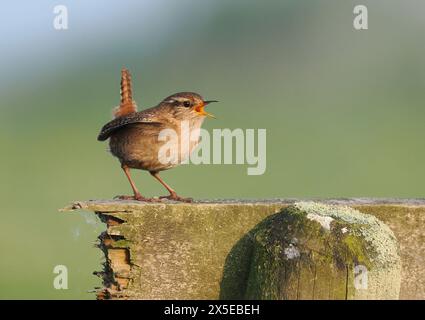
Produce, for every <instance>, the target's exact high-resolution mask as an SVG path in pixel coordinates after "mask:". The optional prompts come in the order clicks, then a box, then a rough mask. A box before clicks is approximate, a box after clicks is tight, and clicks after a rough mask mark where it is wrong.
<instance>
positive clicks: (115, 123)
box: [97, 113, 161, 141]
mask: <svg viewBox="0 0 425 320" xmlns="http://www.w3.org/2000/svg"><path fill="white" fill-rule="evenodd" d="M133 123H145V124H149V125H160V124H161V123H160V122H159V121H158V119H157V118H156V117H155V116H154V115H153V114H149V113H133V114H129V115H126V116H123V117H119V118H116V119H114V120H112V121H110V122H108V123H107V124H105V125H104V126H103V128H102V130H100V133H99V135H98V136H97V140H98V141H105V140H106V139H108V138H109V137H110V135H111V134H112V133H113V132H114V131H116V130H118V129H121V128H123V127H125V126H127V125H130V124H133Z"/></svg>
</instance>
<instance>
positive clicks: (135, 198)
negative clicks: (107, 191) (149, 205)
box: [114, 195, 160, 202]
mask: <svg viewBox="0 0 425 320" xmlns="http://www.w3.org/2000/svg"><path fill="white" fill-rule="evenodd" d="M114 199H119V200H136V201H143V202H160V200H159V199H158V198H145V197H144V196H142V195H134V196H116V197H114Z"/></svg>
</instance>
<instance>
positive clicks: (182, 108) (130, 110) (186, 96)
mask: <svg viewBox="0 0 425 320" xmlns="http://www.w3.org/2000/svg"><path fill="white" fill-rule="evenodd" d="M210 102H215V101H204V100H203V98H202V97H201V96H200V95H199V94H197V93H193V92H180V93H176V94H173V95H171V96H169V97H167V98H165V99H164V100H163V101H161V102H160V103H159V104H158V105H157V106H155V107H152V108H149V109H146V110H143V111H139V112H137V106H136V103H135V102H134V101H133V98H132V90H131V77H130V73H129V72H128V70H126V69H123V70H122V72H121V103H120V106H118V107H117V108H115V109H114V116H115V119H114V120H112V121H110V122H109V123H107V124H106V125H104V126H103V128H102V130H101V131H100V133H99V136H98V138H97V139H98V140H99V141H105V140H107V139H108V138H109V146H110V150H111V153H112V154H113V155H114V156H115V157H117V158H118V159H119V160H120V162H121V167H122V168H123V170H124V172H125V174H126V176H127V178H128V180H129V182H130V184H131V187H132V189H133V192H134V196H131V197H129V196H121V197H120V198H122V199H136V200H141V201H156V199H155V198H153V199H152V198H145V197H143V196H142V195H141V194H140V192H139V191H138V190H137V188H136V186H135V184H134V182H133V181H132V179H131V176H130V169H141V170H147V171H149V172H150V174H151V175H152V176H153V177H155V178H156V179H157V180H158V181H159V182H160V183H161V184H162V185H164V187H165V188H166V189H167V190H168V191H169V192H170V195H169V196H166V197H161V198H168V199H171V200H179V201H191V199H186V198H181V197H179V196H178V195H177V194H176V192H175V191H174V190H173V189H172V188H171V187H170V186H168V185H167V184H166V183H165V182H164V181H163V180H162V179H161V178H160V177H159V172H160V171H163V170H167V169H170V168H173V167H175V166H176V165H179V164H180V163H182V162H183V161H185V160H186V159H187V158H188V157H189V156H190V153H191V152H192V150H193V149H194V148H195V147H196V146H197V144H198V142H199V131H197V130H196V129H199V128H200V127H201V125H202V123H203V121H204V120H205V117H206V116H208V115H210V114H208V113H207V112H205V111H204V107H205V106H206V105H207V104H208V103H210ZM183 121H187V123H188V124H189V128H190V132H193V131H195V132H197V134H198V137H197V139H194V141H184V140H182V139H186V138H187V136H186V135H181V124H182V122H183ZM164 129H172V130H174V131H175V132H176V133H177V135H178V137H179V145H176V146H175V148H177V149H176V150H178V157H179V159H178V161H177V162H176V163H170V162H168V163H164V161H160V159H159V158H158V153H159V150H160V148H161V146H163V145H164V143H167V141H160V140H159V139H158V136H159V134H160V132H161V131H162V130H164ZM192 137H193V136H192ZM195 138H196V137H195ZM184 143H188V144H189V148H187V149H186V150H184V151H182V150H181V148H180V145H181V144H184ZM183 149H185V148H183Z"/></svg>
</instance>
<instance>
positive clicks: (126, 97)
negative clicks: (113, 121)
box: [112, 68, 137, 118]
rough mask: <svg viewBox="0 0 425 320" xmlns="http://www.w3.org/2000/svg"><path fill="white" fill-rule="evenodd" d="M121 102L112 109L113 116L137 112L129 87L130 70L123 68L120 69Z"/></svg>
mask: <svg viewBox="0 0 425 320" xmlns="http://www.w3.org/2000/svg"><path fill="white" fill-rule="evenodd" d="M120 95H121V102H120V105H119V106H118V107H115V108H114V109H113V111H112V112H113V115H114V117H115V118H119V117H122V116H125V115H127V114H130V113H133V112H137V106H136V103H135V102H134V101H133V94H132V88H131V75H130V72H129V71H128V70H127V69H125V68H123V69H122V70H121V91H120Z"/></svg>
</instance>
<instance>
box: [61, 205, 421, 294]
mask: <svg viewBox="0 0 425 320" xmlns="http://www.w3.org/2000/svg"><path fill="white" fill-rule="evenodd" d="M296 201H297V200H295V199H288V200H281V199H275V200H262V201H241V200H225V201H222V200H219V201H201V202H196V203H193V204H185V203H173V202H166V203H141V202H136V201H107V200H105V201H102V200H98V201H83V202H75V203H73V204H72V205H71V206H69V207H67V208H65V209H64V210H75V209H83V210H88V211H94V212H96V213H98V214H99V215H100V216H101V217H102V219H103V220H104V221H105V222H107V224H108V228H107V232H106V233H105V234H104V235H103V236H102V239H104V240H103V241H102V244H103V249H104V251H105V253H106V254H107V256H108V260H109V262H110V263H109V264H107V266H106V269H108V268H111V267H112V269H110V270H106V274H105V277H104V278H106V281H105V282H106V285H107V287H108V292H107V295H110V296H111V297H113V298H120V297H121V298H130V299H131V298H137V299H143V298H145V299H179V298H180V299H217V298H219V295H220V285H221V282H222V277H223V270H224V266H225V263H226V258H227V257H228V255H229V253H230V252H231V250H232V248H233V247H234V246H235V244H236V243H237V242H238V241H239V240H240V239H241V238H242V237H243V236H244V235H246V234H247V233H248V232H249V231H250V230H252V229H253V228H254V227H255V226H256V225H257V224H258V223H259V222H261V221H262V220H263V219H265V218H266V217H268V216H270V215H272V214H274V213H277V212H280V211H281V210H282V209H283V208H285V207H287V206H288V205H290V204H293V203H294V202H296ZM320 202H323V203H328V204H340V205H347V206H350V207H352V208H355V209H357V210H359V211H361V212H364V213H369V214H372V215H374V216H376V217H378V218H379V219H380V220H381V221H383V222H384V223H386V224H387V225H388V226H389V227H390V228H391V229H392V231H393V232H394V234H395V235H396V237H397V239H398V241H399V243H400V248H401V260H402V275H401V290H400V298H401V299H425V268H424V259H425V244H424V238H425V231H424V230H425V200H424V199H401V200H398V199H336V200H320ZM112 274H115V277H111V275H112ZM108 277H109V280H108Z"/></svg>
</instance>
